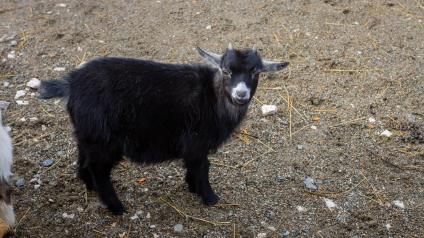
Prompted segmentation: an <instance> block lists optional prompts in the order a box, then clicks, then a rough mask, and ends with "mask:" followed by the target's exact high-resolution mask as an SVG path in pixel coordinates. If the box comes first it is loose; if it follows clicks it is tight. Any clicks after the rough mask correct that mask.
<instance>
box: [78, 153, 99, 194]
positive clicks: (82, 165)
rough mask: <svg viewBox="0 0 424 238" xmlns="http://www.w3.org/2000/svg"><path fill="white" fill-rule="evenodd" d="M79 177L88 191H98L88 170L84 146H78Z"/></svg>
mask: <svg viewBox="0 0 424 238" xmlns="http://www.w3.org/2000/svg"><path fill="white" fill-rule="evenodd" d="M78 177H79V178H80V179H81V180H82V181H83V182H84V184H85V186H86V188H87V190H90V191H93V190H96V187H95V186H94V181H93V176H92V175H91V173H90V170H89V168H88V164H87V160H86V155H85V151H84V149H83V148H82V146H78Z"/></svg>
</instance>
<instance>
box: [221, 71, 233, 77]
mask: <svg viewBox="0 0 424 238" xmlns="http://www.w3.org/2000/svg"><path fill="white" fill-rule="evenodd" d="M222 74H223V75H224V76H227V77H231V71H230V70H228V69H222Z"/></svg>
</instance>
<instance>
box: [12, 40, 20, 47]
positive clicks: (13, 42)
mask: <svg viewBox="0 0 424 238" xmlns="http://www.w3.org/2000/svg"><path fill="white" fill-rule="evenodd" d="M17 44H18V42H17V41H16V40H12V41H10V46H16V45H17Z"/></svg>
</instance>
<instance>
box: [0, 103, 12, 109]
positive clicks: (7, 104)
mask: <svg viewBox="0 0 424 238" xmlns="http://www.w3.org/2000/svg"><path fill="white" fill-rule="evenodd" d="M9 105H10V102H6V101H0V109H2V110H6V109H7V108H8V107H9Z"/></svg>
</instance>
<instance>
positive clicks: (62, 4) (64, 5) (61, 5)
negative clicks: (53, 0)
mask: <svg viewBox="0 0 424 238" xmlns="http://www.w3.org/2000/svg"><path fill="white" fill-rule="evenodd" d="M56 6H58V7H66V4H65V3H58V4H56Z"/></svg>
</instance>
